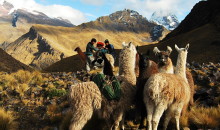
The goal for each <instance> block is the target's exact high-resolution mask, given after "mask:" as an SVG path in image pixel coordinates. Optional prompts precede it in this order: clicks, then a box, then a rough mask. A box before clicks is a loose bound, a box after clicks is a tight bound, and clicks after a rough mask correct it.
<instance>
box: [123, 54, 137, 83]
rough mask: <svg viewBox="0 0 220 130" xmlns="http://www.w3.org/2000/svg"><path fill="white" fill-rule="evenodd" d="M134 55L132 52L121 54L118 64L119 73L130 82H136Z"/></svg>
mask: <svg viewBox="0 0 220 130" xmlns="http://www.w3.org/2000/svg"><path fill="white" fill-rule="evenodd" d="M135 59H136V56H135V55H132V54H126V53H124V54H121V56H120V64H119V67H120V68H119V74H120V75H123V77H124V78H125V79H126V80H127V81H128V82H131V83H132V84H134V85H135V84H136V74H135V61H136V60H135Z"/></svg>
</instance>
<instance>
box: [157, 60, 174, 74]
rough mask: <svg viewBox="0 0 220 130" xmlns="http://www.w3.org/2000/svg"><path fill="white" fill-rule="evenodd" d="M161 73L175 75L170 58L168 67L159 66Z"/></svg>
mask: <svg viewBox="0 0 220 130" xmlns="http://www.w3.org/2000/svg"><path fill="white" fill-rule="evenodd" d="M159 72H160V73H169V74H173V73H174V70H173V62H172V60H171V59H170V58H168V62H167V64H166V65H159Z"/></svg>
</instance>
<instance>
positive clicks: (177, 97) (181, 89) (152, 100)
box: [144, 45, 190, 130]
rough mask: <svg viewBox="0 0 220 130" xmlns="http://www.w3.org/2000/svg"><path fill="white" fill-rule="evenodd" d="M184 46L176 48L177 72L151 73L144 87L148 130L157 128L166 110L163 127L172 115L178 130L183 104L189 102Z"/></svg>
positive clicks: (165, 126) (185, 49)
mask: <svg viewBox="0 0 220 130" xmlns="http://www.w3.org/2000/svg"><path fill="white" fill-rule="evenodd" d="M188 47H189V45H187V46H186V48H183V49H178V53H179V54H178V61H177V68H176V71H177V72H178V73H177V74H175V75H174V74H168V73H157V74H154V75H152V76H151V77H150V78H149V79H148V81H147V83H146V84H145V87H144V102H145V105H146V108H147V122H148V130H151V129H153V130H157V127H158V124H159V121H160V118H161V116H162V114H163V113H164V111H166V110H167V111H166V115H165V120H164V126H163V127H164V129H166V128H167V126H168V123H169V121H170V119H171V118H172V116H174V118H175V121H176V129H177V130H179V118H180V115H181V111H182V109H183V106H184V105H186V104H188V103H189V100H190V88H189V85H188V83H187V80H186V74H185V70H186V58H187V53H188V52H187V50H188Z"/></svg>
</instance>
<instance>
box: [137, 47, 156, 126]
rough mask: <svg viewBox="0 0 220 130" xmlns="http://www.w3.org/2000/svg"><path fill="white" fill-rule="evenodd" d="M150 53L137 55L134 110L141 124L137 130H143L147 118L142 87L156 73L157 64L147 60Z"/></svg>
mask: <svg viewBox="0 0 220 130" xmlns="http://www.w3.org/2000/svg"><path fill="white" fill-rule="evenodd" d="M149 56H150V51H149V50H148V51H147V53H146V54H140V53H139V57H140V60H139V77H138V79H137V85H136V86H137V93H136V108H137V110H138V111H139V112H140V116H141V122H140V125H139V129H142V128H144V123H145V119H146V116H147V113H146V108H145V105H144V102H143V90H144V85H145V83H146V82H147V80H148V78H149V77H150V76H151V75H152V74H155V73H158V66H157V64H156V63H155V62H154V61H152V60H150V59H149Z"/></svg>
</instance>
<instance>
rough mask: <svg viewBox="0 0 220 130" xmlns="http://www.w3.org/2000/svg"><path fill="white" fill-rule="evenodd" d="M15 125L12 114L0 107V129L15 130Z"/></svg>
mask: <svg viewBox="0 0 220 130" xmlns="http://www.w3.org/2000/svg"><path fill="white" fill-rule="evenodd" d="M17 126H18V125H17V123H16V122H14V117H13V116H12V114H11V113H10V112H7V111H5V110H4V109H3V108H0V130H15V129H17Z"/></svg>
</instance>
